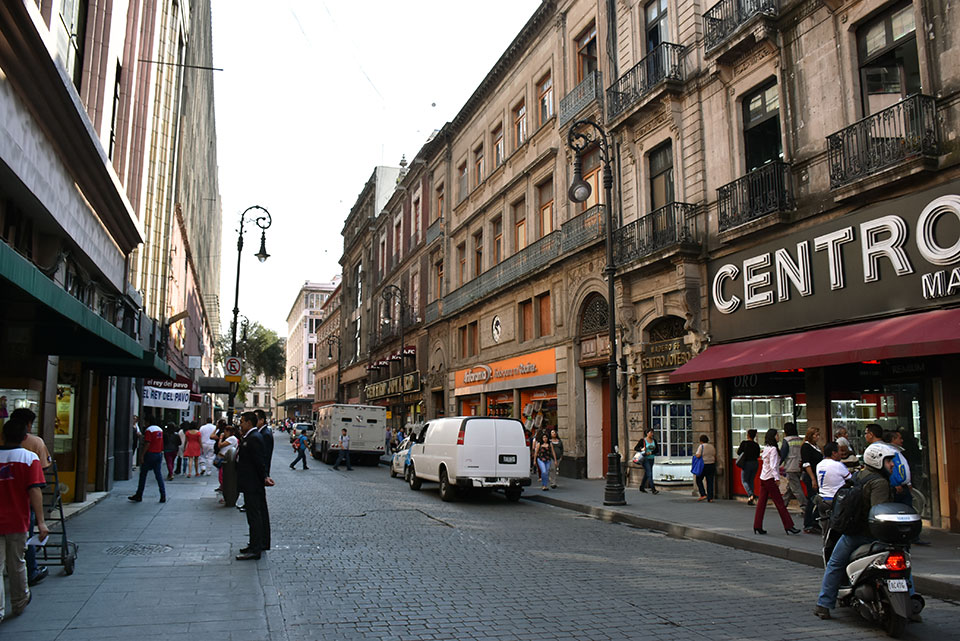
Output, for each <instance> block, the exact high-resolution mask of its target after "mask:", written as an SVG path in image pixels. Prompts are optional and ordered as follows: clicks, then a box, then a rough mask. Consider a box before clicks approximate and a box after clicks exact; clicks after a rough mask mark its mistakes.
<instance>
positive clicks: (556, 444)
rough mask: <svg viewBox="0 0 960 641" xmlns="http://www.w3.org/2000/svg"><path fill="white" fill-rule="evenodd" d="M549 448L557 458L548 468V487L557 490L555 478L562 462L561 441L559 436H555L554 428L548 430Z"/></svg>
mask: <svg viewBox="0 0 960 641" xmlns="http://www.w3.org/2000/svg"><path fill="white" fill-rule="evenodd" d="M550 446H551V447H552V448H553V453H554V455H556V457H557V462H556V464H555V465H553V466H551V467H550V487H551V488H553V489H557V476H558V475H559V473H560V461H562V460H563V441H561V440H560V435H559V434H557V429H556V428H553V429H552V430H550Z"/></svg>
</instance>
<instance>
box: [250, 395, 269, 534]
mask: <svg viewBox="0 0 960 641" xmlns="http://www.w3.org/2000/svg"><path fill="white" fill-rule="evenodd" d="M253 412H254V414H256V415H257V431H258V432H260V436H261V437H263V464H264V465H265V466H266V468H267V476H270V465H271V463H273V430H272V429H270V426H269V425H267V413H266V412H264V411H263V410H253ZM263 523H264V528H265V531H266V533H267V538H266V539H265V541H266V544H267V547H265V548H264V549H265V550H269V549H270V510H268V509H267V504H266V503H264V504H263Z"/></svg>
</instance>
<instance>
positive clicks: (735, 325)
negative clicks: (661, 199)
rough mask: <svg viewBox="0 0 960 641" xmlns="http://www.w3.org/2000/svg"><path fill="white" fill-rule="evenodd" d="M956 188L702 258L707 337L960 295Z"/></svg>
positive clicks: (937, 302)
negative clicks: (708, 259)
mask: <svg viewBox="0 0 960 641" xmlns="http://www.w3.org/2000/svg"><path fill="white" fill-rule="evenodd" d="M958 194H960V181H954V182H952V183H948V184H946V185H940V186H938V187H935V188H933V189H928V190H925V191H922V192H917V193H914V194H910V195H908V196H902V197H900V198H895V199H892V200H888V201H885V202H882V203H879V204H876V205H872V206H869V207H866V208H863V209H861V210H858V211H854V212H852V213H849V214H847V215H845V216H843V217H841V218H838V219H834V220H832V221H830V222H829V223H821V224H819V225H815V226H813V227H810V228H808V229H805V230H803V231H801V232H798V233H794V234H790V235H787V236H784V237H782V238H779V239H777V240H775V241H771V242H767V243H763V244H760V245H757V246H755V247H752V248H750V249H747V250H744V251H741V252H737V253H735V254H731V255H728V256H724V257H723V258H722V259H719V260H716V261H713V262H711V263H710V265H709V277H710V329H711V334H713V338H714V340H715V341H727V340H733V339H738V338H745V337H748V336H755V335H760V334H766V333H771V332H778V331H789V330H795V329H797V328H798V327H800V326H802V325H806V326H814V325H823V324H829V323H836V322H849V321H850V320H851V319H857V318H866V317H870V316H877V315H882V314H886V313H890V312H894V311H903V310H916V309H923V308H929V307H937V306H941V305H943V304H947V303H954V302H958V301H960V195H958ZM801 323H802V325H801Z"/></svg>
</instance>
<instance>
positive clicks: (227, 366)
mask: <svg viewBox="0 0 960 641" xmlns="http://www.w3.org/2000/svg"><path fill="white" fill-rule="evenodd" d="M223 371H224V376H223V378H224V380H225V381H227V382H229V383H239V382H240V372H241V371H243V366H242V365H241V364H240V359H239V358H238V357H236V356H228V357H227V360H225V361H224V362H223Z"/></svg>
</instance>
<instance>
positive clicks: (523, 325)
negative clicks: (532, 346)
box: [518, 299, 534, 341]
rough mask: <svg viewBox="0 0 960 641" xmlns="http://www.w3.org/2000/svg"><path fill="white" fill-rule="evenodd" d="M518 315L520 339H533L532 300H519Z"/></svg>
mask: <svg viewBox="0 0 960 641" xmlns="http://www.w3.org/2000/svg"><path fill="white" fill-rule="evenodd" d="M518 316H519V317H520V340H521V341H529V340H533V336H534V334H533V301H532V300H529V299H527V300H525V301H521V303H520V309H519V314H518Z"/></svg>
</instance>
